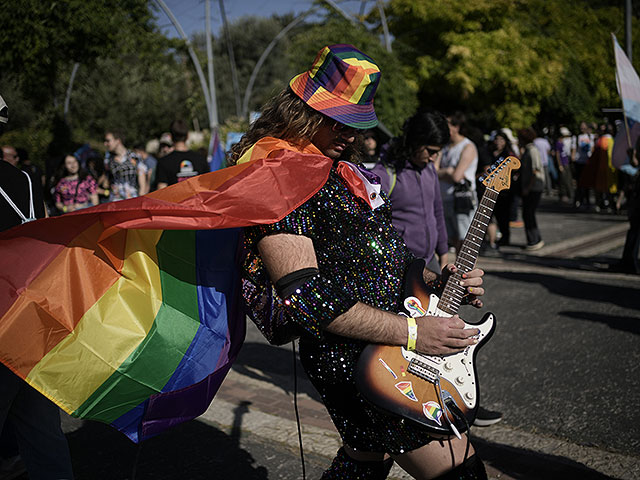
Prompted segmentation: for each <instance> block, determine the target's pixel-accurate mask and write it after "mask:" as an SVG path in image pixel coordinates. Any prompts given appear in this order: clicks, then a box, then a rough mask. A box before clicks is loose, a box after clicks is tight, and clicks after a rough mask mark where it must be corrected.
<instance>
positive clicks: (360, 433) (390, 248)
mask: <svg viewBox="0 0 640 480" xmlns="http://www.w3.org/2000/svg"><path fill="white" fill-rule="evenodd" d="M385 200H386V197H385ZM274 233H293V234H298V235H304V236H307V237H309V238H311V239H312V241H313V245H314V248H315V252H316V256H317V260H318V267H319V270H320V275H319V276H317V277H315V278H314V279H313V280H312V281H310V282H308V283H307V284H305V285H304V286H302V287H301V288H300V289H299V290H298V291H297V293H296V294H295V295H293V296H291V297H290V298H288V299H286V300H285V301H283V302H282V303H283V307H284V308H285V309H286V310H287V312H288V314H289V316H290V317H291V318H293V319H294V320H295V322H296V324H297V325H298V326H299V327H301V329H302V332H303V333H302V335H301V338H300V357H301V360H302V364H303V366H304V368H305V370H306V372H307V375H308V376H309V378H310V379H311V381H312V382H313V384H314V386H315V387H316V388H317V390H318V391H319V393H320V395H321V396H322V398H323V401H324V404H325V406H326V407H327V410H328V411H329V414H330V415H331V417H332V419H333V421H334V423H335V425H336V427H337V429H338V431H339V432H340V435H341V436H342V438H343V440H344V441H345V442H346V443H347V444H348V445H350V446H351V447H353V448H356V449H360V450H364V451H370V452H388V453H402V452H405V451H409V450H413V449H415V448H418V447H420V446H422V445H424V444H426V443H428V442H429V440H430V438H429V436H428V435H427V433H426V432H425V431H424V430H423V429H422V428H421V427H420V426H419V425H418V424H416V423H413V422H410V421H403V420H401V418H400V417H397V416H395V415H388V414H386V413H383V412H381V411H380V410H378V409H376V408H375V407H373V406H372V405H370V404H369V403H368V402H367V401H366V400H364V399H363V398H362V397H361V396H360V395H359V393H358V392H357V390H356V386H355V380H354V370H355V365H356V362H357V359H358V356H359V354H360V352H361V351H362V349H363V348H364V347H365V345H366V344H365V343H364V342H361V341H358V340H353V339H350V338H346V337H342V336H337V335H333V334H331V333H329V332H326V331H324V330H323V326H324V325H326V324H327V323H329V322H331V321H332V320H333V319H334V318H336V317H337V316H338V315H340V314H342V313H343V312H345V311H347V310H348V309H349V308H351V307H352V306H353V305H354V304H355V303H356V302H357V301H359V302H362V303H366V304H368V305H372V306H374V307H377V308H380V309H382V310H388V311H396V309H397V304H398V300H399V297H400V295H401V293H402V279H403V274H404V271H405V268H406V266H407V264H408V263H409V262H410V261H411V260H412V259H413V258H414V257H413V255H412V254H411V252H410V251H409V250H408V249H407V247H406V246H405V244H404V242H403V241H402V239H401V237H400V235H399V234H398V233H397V232H396V231H395V230H394V228H393V226H392V224H391V206H390V202H389V201H388V200H387V201H386V203H385V204H384V205H383V206H381V207H379V208H377V209H376V210H371V208H370V207H369V206H368V205H366V204H365V203H364V202H363V201H362V200H359V199H357V198H356V197H355V196H354V195H352V194H351V193H350V192H349V190H348V189H347V187H346V185H345V183H344V181H343V180H342V178H341V177H340V176H339V175H338V174H337V172H336V171H335V169H332V171H331V174H330V176H329V179H328V181H327V182H326V184H325V185H324V186H323V188H322V189H321V190H320V191H319V192H318V193H317V194H316V195H315V196H313V197H312V198H311V199H310V200H309V201H308V202H306V203H305V204H304V205H302V206H301V207H299V208H298V209H296V210H294V211H293V212H292V213H290V214H289V215H288V216H287V217H285V218H284V219H283V220H281V221H280V222H277V223H275V224H272V225H268V226H261V227H251V228H247V229H246V230H245V237H246V239H245V241H246V246H247V247H248V251H249V254H248V257H247V259H246V261H245V277H252V276H254V277H255V276H256V275H257V274H261V275H264V274H265V272H264V266H263V265H262V264H261V261H260V259H259V257H258V255H257V253H256V250H255V245H256V243H257V242H258V241H259V240H260V239H261V238H263V237H264V236H266V235H270V234H274ZM255 295H256V292H255V290H253V289H249V290H247V289H245V299H246V301H247V303H248V304H249V305H255V300H256V298H254V297H255Z"/></svg>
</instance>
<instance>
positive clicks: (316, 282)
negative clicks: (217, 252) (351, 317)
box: [246, 202, 357, 338]
mask: <svg viewBox="0 0 640 480" xmlns="http://www.w3.org/2000/svg"><path fill="white" fill-rule="evenodd" d="M321 229H322V228H321V226H320V225H318V216H317V212H316V211H315V209H314V205H312V202H307V203H306V204H304V205H302V206H300V207H299V208H297V209H296V210H294V211H293V212H291V213H290V214H289V215H287V216H286V217H285V218H284V219H282V220H280V221H279V222H276V223H273V224H271V225H261V226H257V227H251V228H248V229H247V231H246V235H247V238H248V239H249V240H250V243H251V244H252V245H254V247H255V246H256V245H257V244H258V242H259V241H260V240H261V239H262V238H264V237H266V236H268V235H275V234H278V233H289V234H294V235H303V236H306V237H309V238H311V240H314V238H315V236H316V235H319V234H320V233H319V232H320V231H321ZM256 253H257V252H256ZM279 303H280V304H281V306H282V308H283V310H284V312H285V314H286V316H287V317H288V318H289V319H291V320H293V321H294V322H295V323H296V324H297V325H299V326H300V327H302V328H303V329H304V330H305V331H306V332H308V333H310V334H311V335H313V336H315V337H317V338H322V332H323V330H324V328H325V327H326V326H327V325H328V324H329V323H331V322H332V321H333V320H335V319H336V318H337V317H339V316H340V315H342V314H343V313H345V312H346V311H347V310H349V309H350V308H351V307H353V306H354V305H355V304H356V303H357V301H356V300H355V299H353V298H352V297H351V296H350V295H348V294H347V293H346V292H345V290H344V289H343V288H340V285H337V284H336V282H334V281H332V280H331V279H329V278H327V277H326V276H323V275H322V272H321V273H320V274H319V275H315V276H314V277H313V278H311V279H310V280H309V281H307V282H305V283H304V284H302V285H300V286H299V287H298V288H297V289H296V291H295V292H294V293H293V294H292V295H290V296H289V297H287V298H282V299H279Z"/></svg>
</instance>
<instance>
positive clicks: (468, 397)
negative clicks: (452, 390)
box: [464, 392, 473, 400]
mask: <svg viewBox="0 0 640 480" xmlns="http://www.w3.org/2000/svg"><path fill="white" fill-rule="evenodd" d="M464 398H466V399H467V400H473V392H467V393H465V394H464Z"/></svg>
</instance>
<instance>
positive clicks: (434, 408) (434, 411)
mask: <svg viewBox="0 0 640 480" xmlns="http://www.w3.org/2000/svg"><path fill="white" fill-rule="evenodd" d="M422 413H424V416H425V417H427V418H428V419H429V420H433V421H434V422H436V423H437V424H438V425H442V421H441V419H442V407H440V404H439V403H437V402H427V403H423V404H422Z"/></svg>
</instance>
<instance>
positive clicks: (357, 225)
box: [231, 45, 486, 480]
mask: <svg viewBox="0 0 640 480" xmlns="http://www.w3.org/2000/svg"><path fill="white" fill-rule="evenodd" d="M379 78H380V72H379V70H378V67H377V66H376V64H375V63H374V62H373V60H372V59H370V58H369V57H367V56H366V55H365V54H363V53H362V52H360V51H358V50H357V49H355V48H354V47H353V46H351V45H331V46H328V47H325V48H323V49H322V50H321V51H320V52H319V54H318V56H317V57H316V60H315V62H314V64H313V66H312V68H311V69H310V70H309V71H308V72H305V73H303V74H301V75H298V76H296V77H295V78H294V79H293V80H292V81H291V83H290V86H289V88H287V90H285V91H284V92H282V93H281V94H280V95H279V96H278V97H277V98H275V99H274V100H272V101H271V102H270V103H269V104H268V105H267V106H266V107H265V108H264V110H263V112H262V116H261V117H260V118H259V119H258V120H256V121H255V122H254V123H253V124H252V127H251V128H250V129H249V131H248V132H247V134H246V135H245V136H244V137H243V139H242V141H241V142H240V143H238V144H236V146H235V147H234V149H233V151H232V155H231V161H232V163H234V162H236V161H237V162H238V163H242V162H243V158H244V156H245V155H248V154H249V152H256V151H257V150H256V149H260V148H264V149H265V154H264V155H265V157H267V158H283V160H282V163H283V164H284V162H285V161H286V160H284V159H286V158H291V157H290V156H291V155H294V156H296V157H297V158H305V159H308V162H309V163H308V164H309V168H312V167H315V166H316V165H317V164H321V163H322V162H324V161H327V160H328V161H329V162H331V165H330V171H329V173H328V178H327V180H326V182H325V183H324V184H323V185H322V186H320V187H319V190H318V191H317V193H315V194H314V195H313V196H311V197H310V198H308V200H307V201H306V202H304V203H303V204H302V205H299V206H297V207H295V206H294V208H293V209H292V211H291V212H290V213H289V214H288V215H287V216H286V217H285V218H283V219H282V220H281V221H279V222H276V223H274V224H271V225H266V226H256V227H250V228H247V229H245V237H246V238H245V246H246V247H247V248H246V251H247V255H246V258H245V261H244V275H243V291H244V296H245V300H246V303H247V304H248V305H249V307H250V312H249V314H250V316H251V317H252V318H253V319H254V321H256V323H259V322H258V319H262V318H264V317H263V315H264V314H265V312H264V308H265V305H266V304H267V303H265V302H266V300H265V299H266V298H267V297H268V296H269V295H271V294H272V293H271V292H272V289H271V287H272V286H273V287H274V289H275V293H273V302H274V305H275V306H276V307H277V309H276V311H277V312H279V314H280V315H281V318H284V319H286V320H287V321H288V322H290V323H293V324H294V325H295V327H296V328H297V329H298V331H299V332H300V357H301V361H302V364H303V366H304V368H305V370H306V372H307V374H308V376H309V378H310V379H311V381H312V382H313V384H314V386H315V387H316V388H317V389H318V391H319V393H320V395H321V396H322V398H323V401H324V404H325V406H326V407H327V410H328V412H329V414H330V415H331V417H332V420H333V422H334V424H335V425H336V428H337V429H338V431H339V432H340V435H341V437H342V440H343V442H344V446H343V448H341V449H340V450H339V452H338V455H337V456H336V458H335V459H334V461H333V463H332V465H331V467H330V468H329V469H328V470H327V471H326V472H325V473H324V475H323V477H322V478H323V479H325V480H330V479H341V480H345V479H369V480H371V479H384V478H386V477H387V475H388V472H389V470H390V468H391V465H392V463H393V461H396V462H397V463H398V464H399V465H400V466H401V467H402V468H403V469H404V470H406V471H407V472H408V473H409V474H411V475H412V476H413V477H415V478H418V479H432V478H441V479H463V478H464V479H482V478H485V479H486V473H485V471H484V466H483V464H482V461H481V460H480V459H479V458H478V457H477V455H475V452H474V450H473V447H472V446H470V445H469V444H468V442H467V437H466V435H465V434H462V435H460V436H445V437H439V438H435V437H434V435H433V434H432V433H431V432H430V431H429V430H427V429H425V428H423V426H421V425H420V424H419V423H417V422H413V421H410V420H404V419H403V418H402V417H400V416H398V415H394V414H389V413H385V412H384V411H382V410H380V409H379V408H377V407H375V406H374V405H372V404H370V403H369V402H368V401H367V400H365V399H364V398H363V397H362V395H360V393H359V392H358V390H357V388H356V379H355V377H356V364H357V362H358V358H359V356H360V353H361V352H362V351H363V349H364V348H365V347H366V346H367V345H368V344H371V343H376V344H386V345H393V346H406V347H409V348H411V349H415V350H416V351H419V352H424V353H427V354H431V355H447V354H453V353H457V352H460V351H463V350H464V349H465V348H466V347H469V346H471V345H474V344H475V343H476V341H477V340H476V339H475V338H474V336H475V335H477V334H478V333H479V330H478V329H477V328H469V326H468V325H467V324H466V323H465V322H463V321H462V320H461V319H460V318H459V317H458V316H457V315H453V316H429V315H426V316H422V317H418V318H415V319H413V318H412V319H410V320H408V319H407V317H405V316H401V315H399V314H397V313H396V312H397V311H398V305H399V303H400V300H401V297H402V295H403V285H402V284H403V278H404V274H405V270H406V269H407V267H408V266H409V264H410V263H411V262H412V261H413V260H414V256H413V254H412V253H411V252H410V251H409V250H408V249H407V247H406V246H405V244H404V242H403V241H402V238H401V237H400V235H399V234H398V233H397V232H396V231H395V230H394V228H393V226H392V224H391V209H390V205H389V202H388V198H386V196H385V195H384V193H381V192H380V187H379V185H376V180H375V179H373V178H371V177H370V176H369V175H368V173H367V172H366V171H362V170H360V169H359V168H358V167H356V166H355V165H353V164H351V163H345V162H344V161H343V160H351V159H353V158H355V157H354V148H353V142H354V140H355V138H356V135H357V134H358V130H359V129H366V128H371V127H372V126H375V125H376V123H377V118H376V115H375V112H374V109H373V95H374V93H375V90H376V87H377V84H378V81H379ZM271 137H273V138H271ZM278 139H279V140H284V141H285V142H283V143H282V144H280V146H279V147H277V148H278V149H280V150H278V149H271V150H268V149H266V147H265V146H264V145H265V144H266V143H269V142H271V144H276V143H277V140H278ZM283 144H286V145H285V146H282V145H283ZM274 148H275V147H274ZM252 149H253V150H252ZM283 151H285V152H284V153H283ZM271 181H273V182H274V184H277V178H273V179H272V180H271ZM286 193H287V192H282V194H283V195H286ZM450 274H458V275H459V278H460V279H459V280H458V284H459V286H460V287H461V288H462V289H463V290H464V300H465V303H470V304H472V305H474V306H476V307H480V306H481V305H482V302H481V301H480V300H479V299H477V298H476V296H478V295H482V294H483V293H484V290H483V287H482V283H483V282H482V275H483V272H482V271H481V270H479V269H470V270H469V271H466V272H461V271H459V270H458V269H457V268H456V267H455V266H453V265H450V266H448V267H447V269H445V276H448V275H450ZM265 278H266V279H267V280H266V282H267V283H268V285H267V286H268V289H264V288H261V283H262V282H263V280H264V279H265ZM424 280H425V281H426V283H427V286H428V288H430V289H431V290H432V291H433V293H440V292H439V288H440V287H439V286H440V285H441V282H440V281H439V278H438V277H437V276H436V274H434V273H431V272H429V271H427V270H425V272H424ZM414 321H415V323H414ZM414 325H415V326H414Z"/></svg>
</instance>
